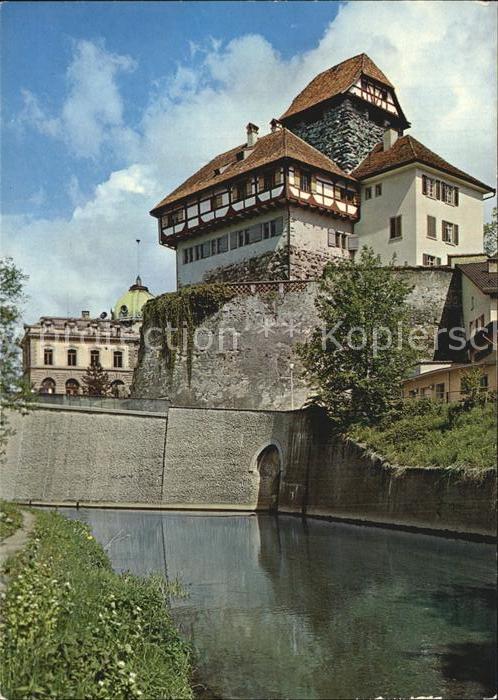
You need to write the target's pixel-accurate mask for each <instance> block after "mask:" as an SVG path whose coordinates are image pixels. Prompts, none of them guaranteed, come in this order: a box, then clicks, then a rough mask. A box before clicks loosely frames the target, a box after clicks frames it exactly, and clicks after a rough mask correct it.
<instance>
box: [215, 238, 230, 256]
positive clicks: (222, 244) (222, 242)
mask: <svg viewBox="0 0 498 700" xmlns="http://www.w3.org/2000/svg"><path fill="white" fill-rule="evenodd" d="M216 241H217V244H218V253H226V252H227V250H228V234H225V235H224V236H221V238H217V239H216Z"/></svg>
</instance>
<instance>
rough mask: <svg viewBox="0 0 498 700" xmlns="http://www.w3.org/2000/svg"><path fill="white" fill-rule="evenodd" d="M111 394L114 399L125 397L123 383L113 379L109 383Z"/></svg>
mask: <svg viewBox="0 0 498 700" xmlns="http://www.w3.org/2000/svg"><path fill="white" fill-rule="evenodd" d="M111 394H112V395H113V396H114V398H116V399H117V398H119V397H120V396H121V397H124V396H126V389H125V383H124V382H122V381H121V380H120V379H115V380H114V381H113V382H111Z"/></svg>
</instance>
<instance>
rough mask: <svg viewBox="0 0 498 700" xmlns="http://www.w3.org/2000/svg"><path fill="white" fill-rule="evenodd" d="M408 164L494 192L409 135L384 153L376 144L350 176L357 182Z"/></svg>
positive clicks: (380, 145) (398, 140) (379, 144)
mask: <svg viewBox="0 0 498 700" xmlns="http://www.w3.org/2000/svg"><path fill="white" fill-rule="evenodd" d="M410 163H421V164H422V165H428V166H430V167H432V168H435V169H436V170H441V171H442V172H445V173H447V174H448V175H453V176H454V177H458V178H460V179H461V180H465V181H466V182H468V183H470V184H472V185H476V186H477V187H480V188H482V189H484V190H485V191H486V192H494V190H493V188H492V187H490V186H489V185H486V184H485V183H484V182H481V181H480V180H477V179H476V178H475V177H472V175H469V174H468V173H466V172H464V171H463V170H460V169H459V168H456V167H455V166H454V165H451V163H448V161H446V160H444V158H441V156H438V155H437V153H434V151H431V150H430V149H429V148H427V146H424V144H423V143H420V141H417V139H414V138H413V136H409V135H407V136H401V137H400V138H399V139H397V141H396V142H395V143H394V145H393V146H391V148H389V149H388V150H387V151H384V147H383V144H382V142H381V143H378V144H377V145H376V146H374V148H373V149H372V150H371V151H370V153H369V154H368V155H367V157H366V158H365V160H363V161H362V162H361V163H360V165H359V166H358V167H357V168H355V170H353V172H352V173H351V174H352V175H353V176H354V177H356V178H357V179H358V180H364V179H365V178H367V177H371V176H372V175H378V174H380V173H384V172H387V171H389V170H394V169H396V168H400V167H401V166H403V165H408V164H410Z"/></svg>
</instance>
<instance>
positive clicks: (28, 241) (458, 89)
mask: <svg viewBox="0 0 498 700" xmlns="http://www.w3.org/2000/svg"><path fill="white" fill-rule="evenodd" d="M494 13H495V8H494V7H493V6H492V4H490V5H489V6H486V5H484V4H481V3H474V2H444V3H442V2H417V1H412V0H410V1H409V2H402V1H398V2H396V3H393V2H375V3H371V2H363V1H361V0H360V1H357V2H352V3H347V4H344V5H341V8H340V11H339V14H338V16H337V17H336V18H335V20H334V21H333V22H332V23H331V24H330V25H329V26H328V27H327V28H325V30H324V35H323V37H322V39H321V41H320V42H319V44H318V45H317V47H316V48H314V49H312V50H310V51H308V52H306V53H302V54H297V55H295V56H294V57H293V58H291V59H290V60H284V59H283V58H282V57H281V56H280V55H279V53H278V52H277V51H276V50H275V49H274V48H273V47H272V46H271V44H270V43H269V42H268V41H266V40H265V39H264V38H263V37H261V36H258V35H246V36H243V37H241V38H238V39H236V40H234V41H231V42H230V43H228V44H223V43H221V42H220V41H218V40H213V39H209V40H208V41H207V42H206V44H205V45H204V46H198V45H195V46H191V59H190V60H191V63H186V64H184V65H179V66H177V67H176V68H175V70H174V72H173V73H172V74H170V75H165V76H163V80H160V81H159V82H158V83H155V84H154V85H151V91H150V103H149V105H148V108H147V109H146V110H145V111H144V115H143V119H142V123H141V124H140V126H139V128H137V130H136V131H134V130H132V129H131V128H129V126H128V125H127V124H126V123H125V121H124V107H123V100H122V97H121V95H120V93H119V90H118V87H117V81H116V78H117V76H118V74H119V73H120V72H122V71H130V70H132V69H133V67H134V62H133V60H132V59H131V58H130V57H123V56H115V55H113V54H109V53H107V52H106V51H105V49H104V48H103V46H102V45H97V44H91V43H90V42H80V43H79V44H77V45H76V46H77V48H76V51H75V56H74V60H73V62H72V64H71V66H70V67H69V69H68V80H69V90H68V94H67V97H66V100H65V103H64V108H63V109H62V111H61V113H60V114H59V115H58V116H57V117H56V118H53V117H52V118H50V117H48V116H47V114H46V113H45V112H44V109H43V108H42V106H41V105H40V103H39V101H38V100H37V99H36V97H35V96H34V95H32V94H30V93H29V94H27V96H26V97H25V116H24V119H25V120H26V119H28V118H29V119H30V120H31V123H32V124H33V125H34V126H35V127H36V128H37V129H38V130H40V131H42V132H43V133H45V134H47V135H52V136H58V137H61V133H62V134H63V138H65V140H66V142H67V143H68V144H70V145H71V147H72V148H73V149H74V150H75V152H77V153H78V154H83V153H85V154H87V155H92V156H95V157H96V155H97V154H98V153H99V152H100V150H101V149H102V148H103V146H104V145H108V146H110V147H113V148H114V149H116V150H119V151H120V154H121V155H122V156H123V157H124V158H125V160H126V162H127V166H126V167H125V168H124V169H123V170H120V171H118V172H112V173H110V174H109V177H108V178H107V180H106V181H105V182H103V183H101V184H99V185H97V186H96V188H95V191H94V193H93V195H92V196H91V197H90V198H89V199H87V200H86V201H85V199H84V198H82V197H83V195H82V193H81V191H80V189H79V186H78V183H77V180H73V181H72V184H70V186H69V187H70V192H71V193H72V196H73V198H74V199H73V201H74V206H75V208H74V212H73V215H72V216H71V217H70V218H69V219H68V220H60V219H58V220H37V219H33V218H29V217H25V216H23V217H7V221H6V227H4V230H5V231H6V236H5V238H6V241H7V245H8V247H9V248H10V250H11V251H13V252H14V254H15V256H16V258H17V260H18V262H19V263H20V264H21V265H22V266H23V267H24V268H25V270H26V272H28V273H29V274H30V275H31V281H30V292H31V294H32V298H33V302H32V306H31V313H66V306H67V304H66V297H67V298H69V307H70V309H71V311H72V312H75V311H78V309H80V308H84V307H89V308H91V309H92V310H93V311H95V312H99V311H100V310H102V309H103V308H107V307H109V306H110V305H111V304H112V303H113V302H114V298H115V297H116V296H117V295H118V294H119V293H120V292H121V291H122V289H123V287H125V286H126V285H128V284H129V283H130V279H131V278H132V277H133V276H134V241H135V238H141V239H142V246H143V253H142V257H143V262H142V272H143V275H142V276H143V277H144V279H145V281H146V282H147V283H149V284H150V286H151V287H152V288H153V291H154V292H156V293H157V292H161V291H165V290H167V289H171V288H173V287H174V284H175V281H174V280H175V275H174V265H173V255H172V254H171V253H169V252H168V251H165V250H164V249H163V248H161V247H160V246H159V245H158V244H157V228H156V223H155V221H154V220H153V219H152V218H151V217H149V216H148V214H147V212H148V210H150V208H151V207H152V206H153V205H154V204H155V203H156V202H157V201H158V200H159V199H160V198H162V197H163V196H164V195H165V194H166V193H167V192H169V191H170V190H172V189H173V188H174V187H176V186H177V185H178V184H179V183H180V182H181V181H182V180H183V179H185V178H186V177H188V176H189V175H190V174H192V172H193V171H194V170H195V169H197V168H198V167H200V166H201V165H202V164H204V163H205V162H206V161H207V160H208V159H210V158H211V157H213V156H214V155H215V154H216V153H218V152H220V151H222V150H225V149H228V148H231V147H233V146H235V145H237V144H240V143H242V142H243V141H244V137H245V124H247V122H248V121H253V122H255V123H256V124H259V125H260V126H261V131H262V132H263V133H264V132H266V130H267V125H268V122H269V120H270V119H271V118H272V117H274V116H279V115H280V114H281V113H282V112H283V111H284V110H285V109H286V108H287V106H288V104H289V103H290V101H291V99H292V97H293V96H294V95H296V94H297V93H298V92H299V91H300V90H301V89H302V88H303V87H304V86H305V85H306V83H307V82H308V81H309V80H310V79H311V78H313V77H314V76H315V75H316V74H317V73H319V72H320V71H322V70H324V69H326V68H328V67H330V66H331V65H333V64H335V63H337V62H339V61H341V60H343V59H345V58H347V57H349V56H352V55H354V54H356V53H360V52H362V51H365V52H366V53H368V54H369V55H370V56H371V58H372V59H373V60H374V61H375V62H376V63H377V64H378V65H379V67H380V68H381V69H382V70H383V71H384V72H385V73H386V74H387V76H388V77H389V78H390V80H391V81H392V82H393V83H394V84H395V85H396V88H397V93H398V97H399V99H400V101H401V104H402V106H403V108H404V110H405V113H406V115H407V117H408V119H409V120H410V121H411V122H412V125H413V126H412V129H411V133H413V135H414V136H415V137H416V138H418V139H419V140H421V141H422V142H423V143H425V144H426V145H427V146H428V147H430V148H432V149H433V150H435V151H436V152H438V153H439V154H440V155H442V156H443V157H444V158H446V159H447V160H449V161H450V162H452V163H454V164H455V165H457V166H459V167H461V168H463V169H464V170H467V171H468V172H470V173H472V174H473V175H475V176H476V177H479V178H481V179H483V180H484V181H486V182H489V183H490V184H493V182H494V181H495V171H494V164H495V162H496V156H495V153H496V151H495V148H496V143H495V138H494V133H495V129H494V125H495V119H496V116H495V115H496V68H495V52H496V34H495V29H494V27H495V24H494ZM102 94H105V95H106V100H105V102H106V104H105V105H103V104H102V102H103V101H102V99H101V96H102ZM107 103H108V104H107ZM488 207H489V205H488ZM19 231H22V241H21V240H20V239H19V238H16V236H17V235H18V232H19ZM40 251H43V258H42V259H40Z"/></svg>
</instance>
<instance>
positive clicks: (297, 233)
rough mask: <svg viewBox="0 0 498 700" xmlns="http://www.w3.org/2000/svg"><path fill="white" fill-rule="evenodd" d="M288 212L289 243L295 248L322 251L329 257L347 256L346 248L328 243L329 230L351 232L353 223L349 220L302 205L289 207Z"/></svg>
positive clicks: (315, 251)
mask: <svg viewBox="0 0 498 700" xmlns="http://www.w3.org/2000/svg"><path fill="white" fill-rule="evenodd" d="M289 213H290V224H291V228H290V244H291V246H295V247H296V248H300V249H302V250H307V251H310V252H314V253H324V254H326V255H330V257H331V258H332V257H337V256H341V257H349V252H348V251H347V250H341V248H336V247H335V246H329V244H328V232H329V231H330V230H336V229H337V230H338V231H344V232H345V233H352V231H353V225H352V223H351V221H349V220H341V219H335V218H332V217H331V216H324V215H323V214H320V213H318V212H316V211H313V210H309V209H304V208H303V207H294V206H291V207H289Z"/></svg>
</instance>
